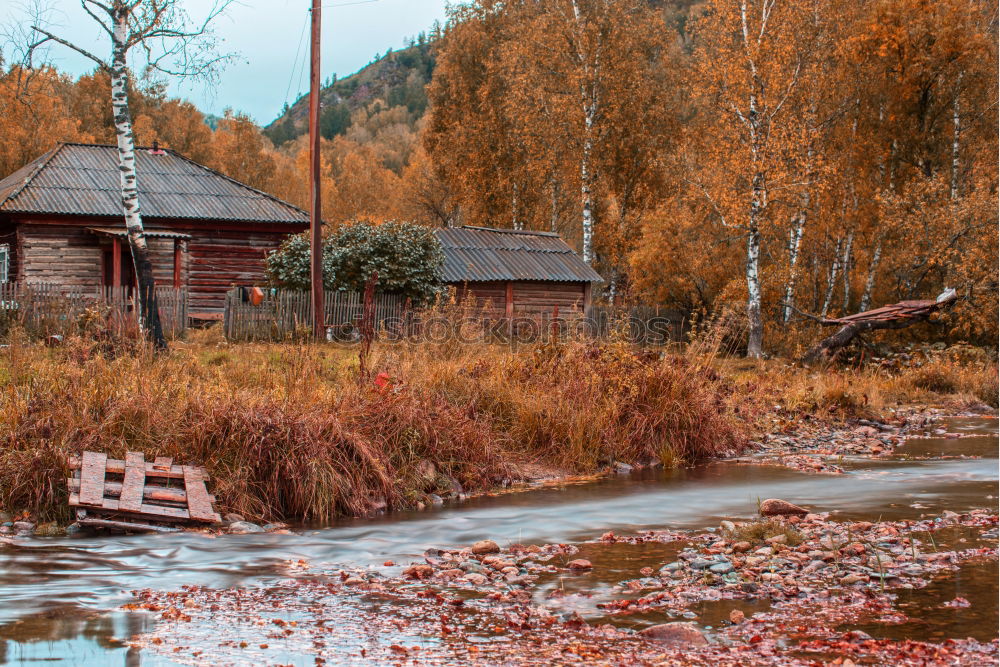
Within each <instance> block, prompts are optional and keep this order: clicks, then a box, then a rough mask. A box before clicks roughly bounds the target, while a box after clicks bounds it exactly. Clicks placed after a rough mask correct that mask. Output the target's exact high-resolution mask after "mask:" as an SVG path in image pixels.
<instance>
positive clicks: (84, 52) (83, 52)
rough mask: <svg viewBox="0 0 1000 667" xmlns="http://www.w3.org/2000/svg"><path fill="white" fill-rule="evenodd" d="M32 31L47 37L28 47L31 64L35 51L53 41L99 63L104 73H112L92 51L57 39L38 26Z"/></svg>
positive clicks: (59, 38)
mask: <svg viewBox="0 0 1000 667" xmlns="http://www.w3.org/2000/svg"><path fill="white" fill-rule="evenodd" d="M31 29H32V30H34V31H36V32H40V33H41V34H43V35H45V39H42V40H39V41H37V42H35V43H33V44H31V45H30V46H29V47H28V59H29V62H30V59H31V54H32V53H34V51H35V49H37V48H38V47H39V46H41V45H42V44H44V43H45V42H49V41H52V42H56V43H58V44H62V45H63V46H65V47H67V48H70V49H73V50H74V51H76V52H77V53H79V54H80V55H82V56H85V57H87V58H90V59H91V60H93V61H94V62H95V63H97V65H98V67H100V68H101V69H102V70H104V71H110V70H111V67H110V66H109V65H108V64H107V63H105V62H104V61H103V60H101V59H100V58H98V57H97V56H95V55H94V54H93V53H91V52H90V51H87V50H86V49H81V48H80V47H79V46H77V45H76V44H73V43H71V42H67V41H66V40H65V39H62V38H61V37H56V36H55V35H53V34H52V33H51V32H48V31H47V30H42V29H41V28H39V27H38V26H34V25H33V26H31Z"/></svg>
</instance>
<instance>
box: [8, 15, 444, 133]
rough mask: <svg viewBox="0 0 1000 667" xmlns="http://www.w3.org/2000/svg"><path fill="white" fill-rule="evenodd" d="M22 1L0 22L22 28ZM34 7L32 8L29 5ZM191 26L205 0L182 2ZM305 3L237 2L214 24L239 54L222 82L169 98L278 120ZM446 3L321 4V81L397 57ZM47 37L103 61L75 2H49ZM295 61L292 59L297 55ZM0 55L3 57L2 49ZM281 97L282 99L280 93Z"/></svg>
mask: <svg viewBox="0 0 1000 667" xmlns="http://www.w3.org/2000/svg"><path fill="white" fill-rule="evenodd" d="M24 1H25V0H20V1H18V0H14V1H13V2H8V0H0V22H2V23H3V24H4V25H9V24H11V23H22V24H23V23H24V21H25V18H24V17H25V16H26V13H25V12H24V4H23V3H24ZM31 1H34V0H31ZM182 4H183V6H184V7H185V9H186V10H187V12H188V13H189V14H190V15H191V17H192V19H194V20H198V19H199V18H200V17H203V16H204V13H205V12H206V11H207V10H208V8H209V7H210V6H211V5H212V0H182ZM310 4H311V3H310V0H238V4H235V5H233V6H232V7H231V8H230V9H229V11H228V13H227V15H226V16H224V17H222V18H220V19H218V23H217V26H216V32H217V34H218V36H219V37H220V38H222V39H223V40H225V41H224V43H223V44H222V50H224V51H236V52H238V53H239V54H240V57H239V59H238V60H237V61H235V62H233V63H231V64H230V65H229V66H227V68H226V69H225V71H224V72H223V73H222V75H221V80H220V82H219V85H218V86H217V87H215V88H214V89H206V87H205V86H204V85H202V84H194V85H193V86H192V85H190V84H177V83H172V84H171V93H172V94H173V95H177V96H179V97H185V98H187V99H190V100H191V101H192V102H194V103H195V104H197V105H198V107H199V108H200V109H202V110H203V111H205V112H208V113H215V114H221V113H222V110H223V109H225V108H226V107H232V108H233V109H236V110H238V111H245V112H247V113H249V114H250V115H251V116H252V117H253V118H254V119H255V120H256V121H257V122H259V123H261V124H267V123H269V122H271V121H272V120H273V119H274V118H275V116H277V115H278V114H279V113H280V112H281V108H282V106H283V105H284V103H285V101H286V99H287V101H288V102H289V103H291V102H293V101H295V99H296V97H297V96H298V93H300V92H305V91H306V90H307V89H308V86H309V66H308V63H309V44H308V40H309V30H308V20H309V18H308V15H309V12H308V10H307V9H308V7H309V5H310ZM445 4H446V0H325V3H324V5H323V78H324V79H326V78H327V77H329V76H330V75H332V74H334V73H336V74H337V76H338V77H344V76H346V75H348V74H351V73H353V72H355V71H357V70H358V69H360V68H361V67H364V66H365V65H366V64H367V63H368V62H369V61H371V60H372V58H373V57H374V56H375V54H377V53H379V54H383V53H385V51H386V49H389V48H392V49H398V48H400V47H402V46H403V45H404V40H405V39H406V38H407V37H414V36H416V35H417V33H419V32H420V31H422V30H427V29H428V28H429V27H430V26H431V24H432V23H433V22H434V21H435V20H438V21H441V22H442V23H443V22H444V19H445ZM48 6H49V7H51V8H52V9H53V10H54V11H52V13H51V20H50V25H51V29H52V32H54V33H56V34H57V35H59V36H60V37H65V38H66V39H68V40H70V41H72V42H74V43H78V44H80V45H81V46H84V47H85V48H88V49H89V50H92V51H93V52H94V53H96V54H98V55H101V56H104V54H106V53H107V52H108V51H109V49H110V47H109V45H108V40H107V37H106V36H104V39H103V40H102V35H104V33H102V32H101V31H100V29H99V28H97V27H96V24H95V23H94V22H93V20H92V19H90V18H89V17H88V16H87V15H86V14H85V13H83V11H82V10H81V9H80V3H79V0H51V1H50V2H48ZM297 50H298V58H297V59H296V51H297ZM4 51H5V54H6V52H7V49H4ZM49 59H50V60H51V61H52V62H54V63H55V64H56V65H57V66H58V67H59V68H60V69H61V70H63V71H66V72H69V73H71V74H74V75H78V74H82V73H84V72H88V71H90V70H92V69H93V67H92V65H91V64H90V61H89V60H87V59H86V58H84V57H82V56H78V55H76V54H74V53H72V52H71V51H69V50H68V49H66V48H65V47H62V46H59V45H56V46H53V47H52V49H51V50H50V51H49ZM286 91H287V92H286Z"/></svg>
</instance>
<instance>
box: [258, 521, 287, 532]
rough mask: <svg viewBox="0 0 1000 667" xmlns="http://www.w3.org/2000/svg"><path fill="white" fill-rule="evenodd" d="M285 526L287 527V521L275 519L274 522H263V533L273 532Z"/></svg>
mask: <svg viewBox="0 0 1000 667" xmlns="http://www.w3.org/2000/svg"><path fill="white" fill-rule="evenodd" d="M286 528H288V524H287V523H281V522H280V521H277V522H275V523H265V524H264V532H265V533H274V532H277V531H279V530H284V529H286Z"/></svg>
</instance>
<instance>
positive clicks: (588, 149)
mask: <svg viewBox="0 0 1000 667" xmlns="http://www.w3.org/2000/svg"><path fill="white" fill-rule="evenodd" d="M591 126H592V119H591V118H590V117H589V116H588V118H587V134H586V137H585V138H584V140H583V155H582V156H581V158H580V198H581V200H582V203H583V217H582V220H581V229H582V231H583V242H582V245H583V248H582V250H583V253H582V254H583V261H584V262H586V263H587V264H590V263H591V262H592V261H593V259H594V199H593V193H592V189H593V188H592V186H591V178H592V175H591V167H590V156H591V153H592V152H593V150H594V142H593V139H592V138H591V131H590V128H591Z"/></svg>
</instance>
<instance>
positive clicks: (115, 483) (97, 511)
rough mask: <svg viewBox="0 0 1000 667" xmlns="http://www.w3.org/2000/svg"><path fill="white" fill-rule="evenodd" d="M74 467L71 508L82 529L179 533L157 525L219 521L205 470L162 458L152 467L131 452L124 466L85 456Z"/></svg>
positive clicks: (71, 464)
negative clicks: (74, 511)
mask: <svg viewBox="0 0 1000 667" xmlns="http://www.w3.org/2000/svg"><path fill="white" fill-rule="evenodd" d="M69 467H70V469H71V470H73V477H71V478H69V479H68V480H67V483H68V484H69V504H70V506H71V507H76V508H77V519H78V520H79V522H80V523H81V524H84V525H92V526H103V527H109V528H122V529H126V530H145V531H158V532H161V531H170V530H175V529H174V528H170V527H166V526H162V525H157V524H163V523H168V524H178V523H192V522H208V523H215V522H218V521H220V517H219V515H218V514H217V513H216V512H215V509H214V508H213V507H212V503H214V502H215V497H214V496H212V495H209V493H208V490H207V489H206V488H205V482H206V481H207V480H208V475H207V474H206V473H205V470H204V468H201V467H198V466H178V465H174V464H173V460H172V459H170V458H167V457H163V456H158V457H156V459H155V460H154V461H152V462H149V461H146V460H145V457H144V456H143V454H142V452H128V453H127V454H126V455H125V460H124V461H122V460H120V459H109V458H108V457H107V454H103V453H100V452H84V453H83V456H81V457H79V458H77V457H71V458H70V460H69ZM150 521H154V522H156V524H151V523H146V522H150Z"/></svg>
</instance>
